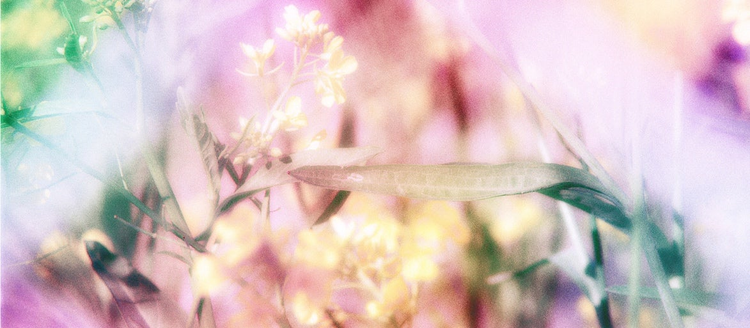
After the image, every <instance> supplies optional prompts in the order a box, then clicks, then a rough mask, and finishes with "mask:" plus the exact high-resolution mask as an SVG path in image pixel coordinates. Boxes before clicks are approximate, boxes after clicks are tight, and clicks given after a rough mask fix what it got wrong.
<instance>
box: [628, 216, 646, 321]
mask: <svg viewBox="0 0 750 328" xmlns="http://www.w3.org/2000/svg"><path fill="white" fill-rule="evenodd" d="M639 206H640V205H637V206H636V211H637V212H640V209H639ZM632 231H633V232H632V233H631V235H630V245H631V247H630V273H629V274H628V327H631V328H635V327H638V322H639V318H640V311H641V296H640V295H641V253H642V252H643V249H642V247H641V245H642V239H643V238H642V236H643V224H642V222H641V219H640V216H636V217H635V218H634V220H633V230H632Z"/></svg>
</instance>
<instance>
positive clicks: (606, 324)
mask: <svg viewBox="0 0 750 328" xmlns="http://www.w3.org/2000/svg"><path fill="white" fill-rule="evenodd" d="M589 225H590V226H591V240H592V243H593V246H594V264H595V270H596V272H595V274H596V282H597V286H598V288H599V289H600V290H601V291H602V299H601V300H600V302H599V305H596V306H595V308H596V317H597V318H598V319H599V325H600V326H601V327H602V328H611V327H612V326H613V325H612V315H611V314H610V312H609V294H608V293H607V292H606V290H607V281H606V280H605V277H604V248H603V247H602V238H601V236H600V235H599V227H598V226H597V221H596V217H594V216H593V215H591V216H589Z"/></svg>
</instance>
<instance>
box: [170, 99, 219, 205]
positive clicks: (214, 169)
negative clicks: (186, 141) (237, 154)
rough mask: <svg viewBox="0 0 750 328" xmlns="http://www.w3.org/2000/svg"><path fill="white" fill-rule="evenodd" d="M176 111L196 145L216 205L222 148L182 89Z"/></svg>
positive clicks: (203, 117)
mask: <svg viewBox="0 0 750 328" xmlns="http://www.w3.org/2000/svg"><path fill="white" fill-rule="evenodd" d="M177 111H178V112H179V113H180V123H182V127H183V128H184V129H185V131H186V132H187V134H188V135H190V136H192V137H193V139H194V140H195V142H196V144H197V145H198V150H199V151H200V155H201V161H202V162H203V168H204V169H205V170H206V174H207V175H208V184H209V191H210V198H211V203H212V204H213V205H214V206H216V204H218V202H219V191H220V190H221V168H220V167H219V157H218V154H219V153H221V150H222V149H223V148H222V146H221V145H220V144H219V142H218V139H216V137H215V136H214V135H213V134H212V133H211V131H210V130H209V128H208V125H207V124H206V118H205V115H204V114H203V111H196V110H195V109H194V108H192V105H191V104H190V103H189V102H188V100H187V97H186V96H185V93H184V91H183V90H182V89H178V90H177Z"/></svg>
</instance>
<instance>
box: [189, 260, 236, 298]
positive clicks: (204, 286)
mask: <svg viewBox="0 0 750 328" xmlns="http://www.w3.org/2000/svg"><path fill="white" fill-rule="evenodd" d="M222 271H223V270H222V265H221V262H220V261H219V259H218V258H216V257H215V256H213V255H211V254H199V255H198V256H196V257H195V258H194V259H193V266H192V267H191V268H190V276H191V279H192V281H193V282H192V285H193V288H194V290H193V292H194V293H195V295H196V296H208V295H209V294H210V293H211V292H213V291H215V290H217V289H218V288H219V287H221V286H222V285H223V284H224V282H226V281H227V280H228V277H227V276H226V275H224V273H223V272H222Z"/></svg>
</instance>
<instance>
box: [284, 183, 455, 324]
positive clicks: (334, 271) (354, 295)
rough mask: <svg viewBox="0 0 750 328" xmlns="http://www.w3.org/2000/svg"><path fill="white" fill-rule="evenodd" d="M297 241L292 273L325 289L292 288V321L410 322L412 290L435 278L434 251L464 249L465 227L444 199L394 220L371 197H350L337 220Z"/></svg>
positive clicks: (413, 305)
mask: <svg viewBox="0 0 750 328" xmlns="http://www.w3.org/2000/svg"><path fill="white" fill-rule="evenodd" d="M298 237H299V243H298V244H297V247H296V249H295V253H294V259H293V262H292V263H293V264H294V268H295V270H300V271H302V272H305V273H306V274H310V273H311V272H316V274H315V275H316V276H317V279H316V281H318V282H319V283H322V284H323V286H326V288H312V289H311V288H298V289H297V290H295V291H291V293H292V294H293V297H292V303H293V305H292V309H293V313H294V315H295V317H296V318H297V320H299V321H300V322H302V323H304V324H310V325H313V324H315V325H318V324H324V323H326V322H327V323H326V324H335V323H332V322H331V321H336V322H337V323H341V322H344V321H347V320H350V319H351V320H359V321H362V320H364V321H369V322H372V323H379V324H385V323H392V322H399V323H405V322H409V321H410V320H411V319H412V317H413V316H414V314H415V313H416V301H417V297H418V295H419V285H420V284H422V283H427V282H431V281H433V280H434V279H436V278H437V277H438V274H439V271H440V269H439V267H440V266H439V262H440V261H441V260H442V259H441V257H440V254H444V252H445V250H446V247H449V246H450V245H454V246H456V245H457V246H463V245H465V244H467V243H468V241H469V229H468V227H467V226H466V225H465V224H464V222H463V221H462V220H461V218H460V216H459V214H458V211H457V210H455V209H454V208H452V207H450V206H449V205H447V204H446V203H443V202H428V203H421V204H417V205H415V206H413V207H412V208H410V209H409V210H407V211H406V213H405V216H404V222H401V221H399V220H398V219H396V217H394V216H393V215H392V214H390V212H389V211H388V210H387V209H385V208H384V206H383V205H379V204H377V203H375V202H374V200H373V199H369V198H358V197H355V199H352V200H350V202H348V203H347V206H346V208H345V211H344V213H343V214H342V215H340V216H334V217H333V218H331V220H330V221H329V222H328V223H325V224H323V225H321V226H319V227H316V229H313V230H305V231H302V232H300V234H299V236H298ZM342 299H343V300H345V301H344V302H341V300H342ZM332 300H338V302H336V301H332ZM346 304H360V306H359V307H358V308H351V306H350V307H348V308H347V307H346V306H345V305H346Z"/></svg>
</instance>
